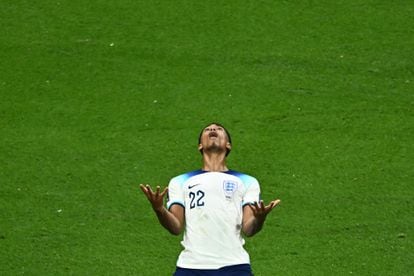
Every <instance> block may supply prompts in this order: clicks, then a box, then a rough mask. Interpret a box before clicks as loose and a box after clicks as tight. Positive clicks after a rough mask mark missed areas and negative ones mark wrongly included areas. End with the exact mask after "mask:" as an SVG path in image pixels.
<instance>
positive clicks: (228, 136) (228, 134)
mask: <svg viewBox="0 0 414 276" xmlns="http://www.w3.org/2000/svg"><path fill="white" fill-rule="evenodd" d="M211 125H216V126H219V127H221V128H223V129H224V132H225V133H226V135H227V140H228V141H229V143H230V144H231V136H230V132H229V131H228V130H227V129H226V128H225V127H224V126H223V125H222V124H220V123H216V122H212V123H209V124H208V125H206V126H205V127H203V129H202V130H201V132H200V135H198V144H201V136H202V135H203V132H204V130H205V129H206V128H207V127H208V126H211ZM200 152H201V154H203V150H202V149H201V150H200ZM229 153H230V149H227V151H226V156H227V155H229Z"/></svg>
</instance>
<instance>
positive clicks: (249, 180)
mask: <svg viewBox="0 0 414 276" xmlns="http://www.w3.org/2000/svg"><path fill="white" fill-rule="evenodd" d="M226 174H230V175H233V176H235V177H237V178H239V179H240V180H241V181H242V182H243V184H244V185H245V186H247V187H249V186H251V185H259V181H257V179H256V178H255V177H253V176H251V175H248V174H246V173H242V172H239V171H234V170H229V171H227V172H226Z"/></svg>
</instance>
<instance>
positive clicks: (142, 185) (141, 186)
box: [139, 184, 148, 194]
mask: <svg viewBox="0 0 414 276" xmlns="http://www.w3.org/2000/svg"><path fill="white" fill-rule="evenodd" d="M139 187H140V188H141V190H142V191H143V192H144V193H145V194H147V193H148V189H147V187H146V186H145V185H144V184H139Z"/></svg>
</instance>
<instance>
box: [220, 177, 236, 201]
mask: <svg viewBox="0 0 414 276" xmlns="http://www.w3.org/2000/svg"><path fill="white" fill-rule="evenodd" d="M223 190H224V195H225V196H226V198H228V199H231V198H232V197H233V194H234V192H235V191H237V182H233V181H229V180H225V181H224V182H223Z"/></svg>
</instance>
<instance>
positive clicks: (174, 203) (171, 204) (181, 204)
mask: <svg viewBox="0 0 414 276" xmlns="http://www.w3.org/2000/svg"><path fill="white" fill-rule="evenodd" d="M173 205H180V206H182V207H183V208H184V209H185V206H184V203H183V202H178V201H177V202H171V203H170V205H169V206H168V210H170V209H171V206H173Z"/></svg>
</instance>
